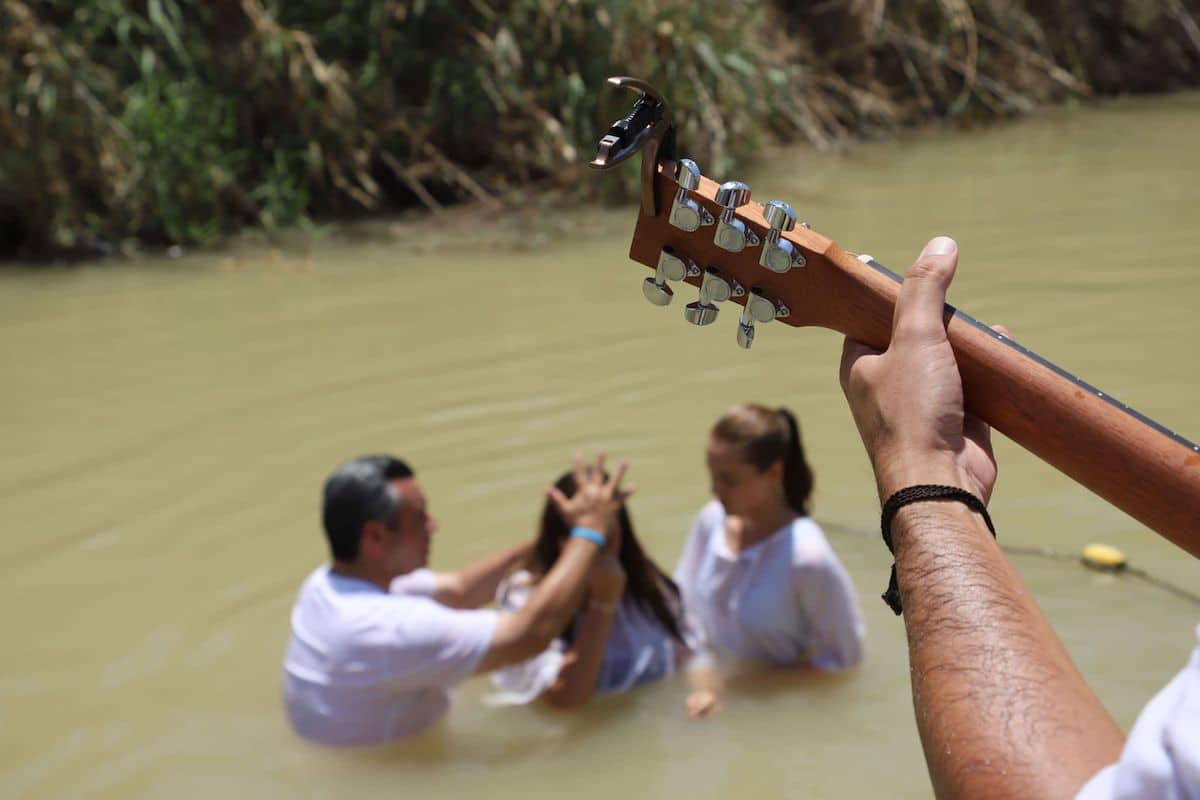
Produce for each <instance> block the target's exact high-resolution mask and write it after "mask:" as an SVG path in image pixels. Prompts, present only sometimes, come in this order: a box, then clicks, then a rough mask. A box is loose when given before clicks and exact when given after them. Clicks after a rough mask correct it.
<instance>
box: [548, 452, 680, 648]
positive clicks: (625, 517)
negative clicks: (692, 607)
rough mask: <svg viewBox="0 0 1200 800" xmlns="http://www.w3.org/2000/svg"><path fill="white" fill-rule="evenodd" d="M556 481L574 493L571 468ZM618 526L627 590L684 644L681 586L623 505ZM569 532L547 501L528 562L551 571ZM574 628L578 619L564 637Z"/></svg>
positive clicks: (568, 493)
mask: <svg viewBox="0 0 1200 800" xmlns="http://www.w3.org/2000/svg"><path fill="white" fill-rule="evenodd" d="M554 485H555V486H556V487H557V488H558V490H559V491H560V492H562V493H563V494H564V495H566V496H567V497H570V496H572V495H573V494H575V478H574V476H573V475H572V474H571V473H569V472H568V473H565V474H564V475H563V476H562V477H561V478H559V479H558V481H557V482H556V483H555V484H554ZM617 526H618V528H619V529H620V531H621V554H620V561H621V567H622V568H623V569H624V570H625V594H627V595H629V596H631V597H632V598H633V601H634V603H636V604H637V605H638V606H639V607H640V608H641V609H642V611H644V612H646V613H647V614H649V615H651V616H653V617H654V618H655V619H656V620H658V624H659V625H661V626H662V628H663V630H665V631H666V632H667V633H669V634H671V636H672V637H674V638H675V640H676V641H678V642H680V643H681V644H682V643H683V633H682V631H680V629H679V616H678V614H679V612H678V609H679V608H680V601H679V587H678V586H676V585H675V581H673V580H671V578H670V577H669V576H668V575H667V574H666V573H665V572H663V571H662V570H661V569H659V568H658V565H656V564H655V563H654V562H653V561H651V560H650V558H649V557H648V556H647V555H646V552H645V551H644V550H642V545H641V544H640V543H639V542H638V540H637V536H635V535H634V533H633V520H632V519H630V517H629V511H628V510H627V509H626V508H625V506H624V505H622V506H621V508H620V510H619V511H618V512H617ZM569 533H570V531H569V530H568V529H567V523H566V521H565V520H564V519H563V518H562V516H561V515H560V514H559V513H558V510H557V509H556V508H555V507H554V505H553V503H550V502H549V501H547V502H546V505H545V507H544V508H543V509H542V526H541V529H540V530H539V531H538V537H537V543H536V544H535V545H534V551H533V557H532V563H531V564H530V565H529V566H530V567H531V568H532V569H533V570H534V571H536V572H538V573H540V574H543V575H544V574H545V573H546V572H548V571H549V570H550V568H551V567H552V566H554V562H556V561H558V556H559V554H560V553H562V548H563V543H564V542H566V540H567V534H569ZM574 628H575V620H571V622H570V623H569V624H568V625H567V629H566V630H565V631H563V637H564V638H565V639H566V640H567V641H568V642H570V641H571V640H572V639H573V638H574Z"/></svg>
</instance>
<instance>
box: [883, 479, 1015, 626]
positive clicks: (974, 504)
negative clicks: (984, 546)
mask: <svg viewBox="0 0 1200 800" xmlns="http://www.w3.org/2000/svg"><path fill="white" fill-rule="evenodd" d="M923 500H953V501H955V502H959V503H963V504H964V505H966V506H967V508H969V509H971V510H972V511H975V512H977V513H979V514H981V515H982V516H983V521H984V523H985V524H986V525H987V528H988V530H989V531H991V532H992V536H993V537H995V535H996V529H995V528H994V527H992V518H991V517H989V516H988V512H987V506H985V505H984V504H983V501H982V500H980V499H979V498H978V497H976V496H975V495H973V494H971V493H970V492H968V491H967V490H965V489H960V488H958V487H957V486H942V485H940V484H918V485H917V486H909V487H908V488H906V489H901V490H900V491H898V492H896V493H895V494H893V495H892V496H891V497H889V498H888V499H887V501H886V502H885V503H884V504H883V513H882V514H881V516H880V519H879V528H880V532H881V533H882V534H883V543H884V544H886V545H887V549H888V552H890V553H892V554H895V552H896V551H895V550H893V549H892V520H893V519H895V518H896V512H898V511H899V510H900V509H902V508H904V506H906V505H908V504H909V503H917V502H921V501H923ZM880 596H881V597H882V598H883V602H885V603H887V605H888V608H890V609H891V610H892V611H893V612H895V614H896V616H900V613H901V612H902V611H903V610H904V608H903V607H902V606H901V604H900V585H899V584H898V583H897V582H896V563H895V562H894V561H893V562H892V574H891V577H890V578H889V579H888V587H887V591H885V592H884V593H883V594H882V595H880Z"/></svg>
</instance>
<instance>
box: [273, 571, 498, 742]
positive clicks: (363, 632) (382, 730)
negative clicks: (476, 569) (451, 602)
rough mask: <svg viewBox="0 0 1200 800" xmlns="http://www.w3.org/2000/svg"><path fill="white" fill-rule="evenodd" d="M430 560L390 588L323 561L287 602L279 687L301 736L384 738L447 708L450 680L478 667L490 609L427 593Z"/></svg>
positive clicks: (492, 621)
mask: <svg viewBox="0 0 1200 800" xmlns="http://www.w3.org/2000/svg"><path fill="white" fill-rule="evenodd" d="M435 585H436V581H435V578H434V574H433V573H432V572H430V571H429V570H418V571H416V572H414V573H410V574H408V575H403V576H401V577H400V578H397V579H396V581H395V582H393V584H392V587H391V589H392V591H391V592H390V593H389V592H384V591H383V590H381V589H380V588H379V587H377V586H375V585H373V584H371V583H368V582H366V581H362V580H358V579H356V578H347V577H343V576H340V575H335V574H333V573H331V572H330V571H329V567H328V566H323V567H320V568H319V569H317V570H316V571H314V572H313V573H312V574H311V575H309V576H308V578H307V579H306V580H305V581H304V584H303V586H302V587H301V589H300V594H299V596H298V597H297V598H296V603H295V605H294V606H293V608H292V636H291V640H290V641H289V642H288V648H287V653H286V655H285V656H284V661H283V669H284V679H283V696H284V703H285V705H286V707H287V714H288V719H289V721H290V722H291V724H292V728H293V729H294V730H295V731H296V733H298V734H299V735H300V736H303V737H304V738H306V739H310V740H312V741H315V742H320V743H322V744H331V745H364V744H381V743H383V742H388V741H391V740H393V739H398V738H401V737H403V736H408V735H410V734H413V733H415V732H417V731H419V730H421V729H422V728H425V727H427V726H429V725H431V724H433V723H434V722H436V721H437V720H438V719H440V718H441V717H442V716H443V715H445V713H446V711H447V710H448V709H449V706H450V696H449V692H448V690H449V689H450V688H451V687H452V686H454V685H455V684H458V683H461V682H462V681H464V680H466V679H467V678H468V677H470V676H471V674H472V673H474V672H475V668H476V667H477V666H478V665H479V662H480V660H481V659H482V658H483V656H484V654H485V653H486V652H487V649H488V647H489V646H490V645H491V641H492V633H493V631H494V629H495V626H496V617H497V613H496V612H495V611H490V610H484V611H461V610H457V609H451V608H447V607H446V606H443V605H442V604H440V603H438V602H437V601H435V600H434V599H433V598H432V595H433V592H434V589H435Z"/></svg>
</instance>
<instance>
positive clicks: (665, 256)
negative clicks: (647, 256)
mask: <svg viewBox="0 0 1200 800" xmlns="http://www.w3.org/2000/svg"><path fill="white" fill-rule="evenodd" d="M699 274H700V267H698V266H696V263H695V262H694V261H692V260H691V259H690V258H688V257H687V256H680V255H677V254H676V253H675V251H674V250H672V249H671V248H670V247H664V248H663V249H662V250H661V251H660V252H659V254H658V266H656V267H655V268H654V277H653V278H646V279H645V280H644V281H642V294H644V295H645V296H646V299H647V300H649V301H650V302H651V303H653V304H654V305H656V306H665V305H669V304H670V302H671V298H672V297H674V296H675V293H674V292H672V291H671V287H670V286H668V285H667V281H681V280H683V279H684V278H687V277H690V276H691V277H694V276H696V275H699Z"/></svg>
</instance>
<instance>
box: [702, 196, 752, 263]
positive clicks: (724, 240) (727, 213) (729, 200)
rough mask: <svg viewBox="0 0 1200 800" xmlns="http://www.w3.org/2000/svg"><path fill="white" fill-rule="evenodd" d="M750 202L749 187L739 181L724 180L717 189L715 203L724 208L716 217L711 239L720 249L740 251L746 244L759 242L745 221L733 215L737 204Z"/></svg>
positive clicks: (741, 204) (732, 251)
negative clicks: (715, 228)
mask: <svg viewBox="0 0 1200 800" xmlns="http://www.w3.org/2000/svg"><path fill="white" fill-rule="evenodd" d="M749 202H750V187H749V186H747V185H746V184H744V183H742V182H741V181H726V182H725V183H722V184H721V186H720V188H719V189H717V205H719V206H721V207H722V208H723V209H724V210H723V211H722V212H721V216H720V217H718V218H717V230H716V233H715V234H714V235H713V241H714V242H715V243H716V245H717V247H720V248H721V249H722V250H728V251H729V252H731V253H740V252H742V251H743V250H745V249H746V247H747V246H751V247H753V246H754V245H757V244H758V243H759V239H758V236H756V235H755V233H754V231H752V230H749V229H747V228H746V223H744V222H742V221H741V220H740V219H737V218H736V216H735V215H734V212H735V210H736V209H737V208H738V207H739V206H744V205H746V203H749Z"/></svg>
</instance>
